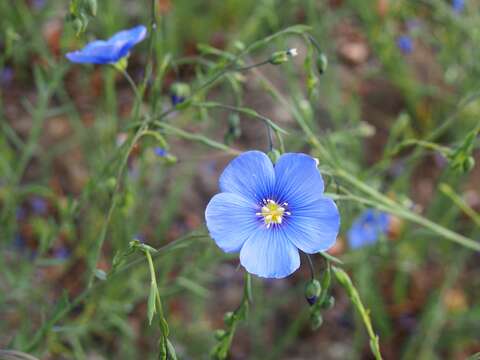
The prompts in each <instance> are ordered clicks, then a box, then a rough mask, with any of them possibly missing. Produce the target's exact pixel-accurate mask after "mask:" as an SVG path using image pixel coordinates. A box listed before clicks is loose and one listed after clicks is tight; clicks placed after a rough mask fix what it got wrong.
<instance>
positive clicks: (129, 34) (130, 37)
mask: <svg viewBox="0 0 480 360" xmlns="http://www.w3.org/2000/svg"><path fill="white" fill-rule="evenodd" d="M146 35H147V28H146V27H145V26H143V25H138V26H135V27H133V28H131V29H128V30H122V31H119V32H117V33H116V34H115V35H113V36H112V37H111V38H110V39H108V40H107V41H108V43H110V44H115V43H118V42H122V43H123V42H124V43H127V44H130V47H131V46H133V45H135V44H138V43H139V42H140V41H142V40H143V39H145V36H146Z"/></svg>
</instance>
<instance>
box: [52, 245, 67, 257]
mask: <svg viewBox="0 0 480 360" xmlns="http://www.w3.org/2000/svg"><path fill="white" fill-rule="evenodd" d="M53 256H54V257H55V259H59V260H66V259H68V258H69V257H70V250H68V249H67V248H66V247H65V246H61V247H59V248H57V249H55V251H54V253H53Z"/></svg>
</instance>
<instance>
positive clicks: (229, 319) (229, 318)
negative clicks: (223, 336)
mask: <svg viewBox="0 0 480 360" xmlns="http://www.w3.org/2000/svg"><path fill="white" fill-rule="evenodd" d="M234 321H235V314H234V313H233V312H231V311H229V312H226V313H225V315H224V316H223V322H224V323H225V325H227V326H231V325H232V324H233V322H234Z"/></svg>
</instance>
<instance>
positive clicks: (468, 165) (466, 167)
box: [463, 156, 475, 173]
mask: <svg viewBox="0 0 480 360" xmlns="http://www.w3.org/2000/svg"><path fill="white" fill-rule="evenodd" d="M474 166H475V159H474V158H473V156H469V157H467V158H466V159H465V161H464V162H463V172H465V173H468V172H470V171H471V170H472V169H473V167H474Z"/></svg>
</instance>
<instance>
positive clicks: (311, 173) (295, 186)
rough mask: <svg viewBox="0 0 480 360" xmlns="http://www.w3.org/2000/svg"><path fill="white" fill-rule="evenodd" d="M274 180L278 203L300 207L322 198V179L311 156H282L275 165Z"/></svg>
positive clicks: (291, 154)
mask: <svg viewBox="0 0 480 360" xmlns="http://www.w3.org/2000/svg"><path fill="white" fill-rule="evenodd" d="M275 179H276V184H275V194H276V195H277V198H276V199H275V200H277V201H278V202H288V203H289V204H290V205H292V206H301V205H302V204H307V203H310V202H312V201H315V200H317V199H319V198H321V197H322V194H323V190H324V185H323V179H322V176H321V175H320V171H318V169H317V164H316V162H315V160H314V159H313V158H312V157H311V156H308V155H305V154H294V153H287V154H283V155H282V156H280V158H279V159H278V161H277V163H276V164H275Z"/></svg>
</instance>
